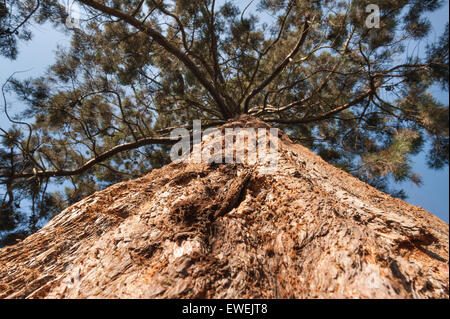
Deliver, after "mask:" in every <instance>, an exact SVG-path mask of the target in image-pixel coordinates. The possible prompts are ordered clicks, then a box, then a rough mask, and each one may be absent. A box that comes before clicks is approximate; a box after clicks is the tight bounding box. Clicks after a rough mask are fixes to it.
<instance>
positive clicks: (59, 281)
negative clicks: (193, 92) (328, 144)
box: [0, 117, 449, 298]
mask: <svg viewBox="0 0 450 319" xmlns="http://www.w3.org/2000/svg"><path fill="white" fill-rule="evenodd" d="M227 125H228V126H230V125H239V126H243V125H247V126H266V124H265V123H263V122H261V121H259V120H254V119H250V118H248V117H241V119H240V120H237V121H235V122H233V123H231V124H227ZM278 160H279V164H278V171H277V173H276V174H273V175H267V174H262V173H261V172H260V166H259V164H257V165H256V166H255V167H248V166H245V165H232V164H228V165H225V164H222V165H207V164H170V165H168V166H165V167H163V168H161V169H157V170H153V171H152V172H151V173H150V174H148V175H146V176H144V177H142V178H139V179H137V180H133V181H129V182H123V183H119V184H116V185H114V186H112V187H109V188H108V189H106V190H104V191H101V192H97V193H95V194H93V195H91V196H89V197H87V198H85V199H84V200H82V201H80V202H79V203H77V204H75V205H73V206H71V207H69V208H67V209H66V210H64V211H63V212H61V213H60V214H59V215H58V216H56V217H55V218H53V219H52V220H51V221H50V222H49V223H48V224H47V225H46V226H45V227H44V228H43V229H41V230H39V231H38V232H36V233H35V234H33V235H31V236H29V237H28V238H26V239H25V240H24V241H22V242H20V243H18V244H16V245H14V246H11V247H6V248H3V249H2V250H0V297H2V298H85V297H101V298H203V297H206V298H291V297H293V298H374V297H376V298H448V297H449V290H448V285H449V275H448V274H449V271H448V255H449V254H448V244H449V229H448V225H447V224H446V223H444V222H443V221H441V220H440V219H438V218H437V217H435V216H433V215H431V214H430V213H428V212H427V211H425V210H424V209H422V208H419V207H415V206H412V205H409V204H407V203H405V202H404V201H401V200H398V199H394V198H391V197H390V196H389V195H386V194H384V193H382V192H380V191H378V190H376V189H374V188H372V187H371V186H369V185H367V184H365V183H363V182H361V181H359V180H357V179H355V178H354V177H352V176H350V175H348V174H347V173H345V172H343V171H341V170H339V169H337V168H335V167H333V166H331V165H329V164H327V163H326V162H324V161H323V160H322V159H321V158H320V157H318V156H317V155H315V154H313V153H312V152H311V151H309V150H307V149H305V148H304V147H302V146H300V145H296V144H294V143H292V142H291V141H290V140H289V139H288V138H287V137H286V136H282V137H281V138H280V140H279V158H278Z"/></svg>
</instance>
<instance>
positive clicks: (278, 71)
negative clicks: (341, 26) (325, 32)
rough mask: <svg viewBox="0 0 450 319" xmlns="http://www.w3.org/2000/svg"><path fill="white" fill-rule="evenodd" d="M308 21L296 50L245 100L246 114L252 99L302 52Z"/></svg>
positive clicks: (304, 25)
mask: <svg viewBox="0 0 450 319" xmlns="http://www.w3.org/2000/svg"><path fill="white" fill-rule="evenodd" d="M308 19H309V17H306V20H305V22H304V24H303V29H302V33H301V36H300V39H299V40H298V41H297V43H296V45H295V47H294V49H293V50H292V51H291V52H290V53H289V54H288V55H287V57H286V58H285V59H284V60H283V62H281V63H280V64H279V65H278V66H277V67H276V68H275V70H274V71H273V72H272V74H271V75H270V76H269V77H268V78H267V79H266V80H265V81H263V82H262V83H261V84H260V85H259V86H258V87H256V88H254V89H253V90H252V92H251V93H250V94H249V95H248V96H247V98H246V99H245V102H244V113H247V112H248V109H249V105H250V101H251V99H252V98H253V97H254V96H255V95H256V94H258V93H259V92H261V91H262V90H263V89H264V88H265V87H266V86H267V85H269V84H270V82H272V81H273V79H275V78H276V77H277V76H278V75H279V74H280V73H281V71H283V69H284V68H285V67H286V66H287V65H288V64H289V62H291V61H292V58H293V57H294V56H295V55H296V54H297V52H298V51H299V50H300V48H301V46H302V45H303V42H305V39H306V35H307V34H308V31H309V21H308Z"/></svg>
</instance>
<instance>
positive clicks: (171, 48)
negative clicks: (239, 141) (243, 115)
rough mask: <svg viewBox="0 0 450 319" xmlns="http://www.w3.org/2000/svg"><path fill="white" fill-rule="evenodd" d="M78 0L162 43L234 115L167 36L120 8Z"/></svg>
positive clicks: (228, 115)
mask: <svg viewBox="0 0 450 319" xmlns="http://www.w3.org/2000/svg"><path fill="white" fill-rule="evenodd" d="M78 1H79V2H81V3H83V4H85V5H86V6H88V7H91V8H93V9H96V10H99V11H101V12H103V13H106V14H109V15H111V16H113V17H116V18H119V19H121V20H123V21H125V22H126V23H128V24H130V25H132V26H133V27H135V28H136V29H138V30H140V31H142V32H144V33H145V34H147V35H149V36H150V37H151V38H152V39H153V40H154V41H155V42H157V43H158V44H159V45H161V46H162V47H163V48H164V49H165V50H166V51H167V52H169V53H171V54H173V55H174V56H175V57H176V58H177V59H178V60H180V61H181V62H182V63H183V64H184V65H185V66H186V67H187V68H188V69H189V70H190V71H191V72H192V74H193V75H194V76H195V77H196V78H197V80H198V81H199V82H200V83H201V84H202V85H203V87H204V88H205V89H206V90H207V91H208V92H209V93H210V94H211V96H212V98H213V99H214V101H215V102H216V103H217V106H218V107H219V110H220V113H221V114H222V116H223V117H224V118H226V119H227V118H231V117H232V116H233V114H232V112H231V111H230V110H229V108H228V107H227V105H226V104H225V102H224V100H223V98H222V96H221V95H220V93H219V92H218V90H217V89H216V88H215V87H214V86H213V85H211V83H210V82H209V81H208V80H207V79H206V78H205V77H204V76H203V74H202V72H201V71H200V69H199V68H198V67H197V65H195V63H194V62H193V61H192V60H191V59H190V58H189V57H188V56H187V55H186V54H185V53H184V52H183V51H181V50H180V49H179V48H178V47H177V46H175V45H174V44H173V43H171V42H170V41H169V40H167V38H165V37H164V36H163V35H162V34H161V33H159V32H158V31H156V30H155V29H153V28H152V27H150V26H149V25H148V24H146V23H143V22H141V21H139V20H137V19H136V18H134V17H132V16H130V15H128V14H126V13H124V12H122V11H120V10H117V9H114V8H111V7H108V6H105V5H103V4H101V3H98V2H96V1H93V0H78Z"/></svg>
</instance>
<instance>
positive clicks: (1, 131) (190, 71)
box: [0, 0, 449, 231]
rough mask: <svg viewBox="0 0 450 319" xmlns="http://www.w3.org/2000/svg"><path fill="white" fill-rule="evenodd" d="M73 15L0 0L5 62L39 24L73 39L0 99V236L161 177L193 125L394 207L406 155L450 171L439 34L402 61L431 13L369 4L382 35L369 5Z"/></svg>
mask: <svg viewBox="0 0 450 319" xmlns="http://www.w3.org/2000/svg"><path fill="white" fill-rule="evenodd" d="M68 2H72V1H42V0H41V1H40V0H11V1H10V0H0V54H2V55H4V56H5V57H7V58H9V59H15V58H16V57H17V54H18V50H17V43H18V41H28V40H30V39H31V38H32V32H31V31H30V30H32V26H33V24H43V23H52V25H53V26H54V28H57V29H58V30H60V31H61V32H66V33H67V34H68V35H69V36H71V44H70V46H69V47H67V48H59V50H58V51H57V53H56V56H55V62H54V64H53V65H52V66H51V67H50V68H49V70H48V72H47V73H46V74H45V75H43V76H41V77H38V78H30V79H26V80H18V79H17V78H16V77H15V76H14V75H13V76H12V77H11V78H10V79H9V80H8V81H7V83H5V85H3V87H2V93H3V101H2V102H3V107H4V110H3V111H4V116H5V117H6V118H7V119H8V120H9V121H10V123H11V125H10V127H7V128H0V139H1V146H0V194H1V196H2V197H1V198H0V208H1V213H0V230H12V229H15V228H16V227H17V225H20V224H22V225H23V224H24V223H25V224H26V225H27V230H26V231H33V230H35V229H36V227H37V225H38V223H39V221H40V220H46V219H48V218H49V217H50V216H52V215H54V214H55V213H57V212H59V211H60V210H61V209H62V208H64V207H65V206H67V205H69V204H72V203H74V202H76V201H78V200H80V199H82V198H83V197H85V196H87V195H89V194H90V193H92V192H95V191H96V190H99V189H102V188H104V187H106V186H109V185H111V184H113V183H116V182H119V181H122V180H127V179H130V178H135V177H138V176H141V175H143V174H144V173H146V172H149V171H150V170H151V169H152V168H155V167H160V166H162V165H164V164H165V163H167V162H168V161H169V158H168V150H169V149H170V145H171V144H172V143H174V142H175V140H174V139H173V138H170V137H169V133H170V130H171V129H172V128H176V127H185V128H188V129H190V125H191V124H192V121H193V120H194V119H201V120H202V123H203V125H205V126H209V127H211V126H217V125H220V124H222V123H224V122H225V121H226V120H228V119H230V118H233V117H235V116H237V115H239V114H250V115H252V116H255V117H259V118H261V119H263V120H265V121H266V122H268V123H271V124H273V125H275V126H278V127H280V128H281V129H283V130H284V132H286V133H288V134H289V135H290V136H291V137H292V138H293V139H294V140H296V141H298V142H299V143H301V144H303V145H305V146H307V147H309V148H310V149H312V150H314V151H315V152H317V153H318V154H319V155H320V156H322V158H324V159H325V160H326V161H328V162H330V163H332V164H334V165H336V166H338V167H340V168H342V169H344V170H346V171H348V172H350V173H351V174H353V175H354V176H357V177H358V178H360V179H362V180H363V181H366V182H368V183H369V184H371V185H373V186H375V187H377V188H379V189H381V190H384V191H388V192H391V193H392V194H394V195H395V196H399V197H401V196H403V195H404V194H403V193H402V192H401V191H395V190H392V189H389V188H388V184H389V183H388V181H389V179H390V178H393V179H394V180H397V181H399V180H408V179H409V180H411V181H412V182H414V183H420V176H418V175H417V174H415V173H414V172H413V171H412V169H411V155H414V154H417V153H418V152H421V151H427V152H428V164H429V165H430V167H433V168H440V167H443V166H444V165H448V143H449V123H448V105H443V104H442V103H440V102H439V101H438V100H437V99H436V97H435V96H433V94H432V93H431V88H432V87H433V86H435V85H439V86H440V87H441V88H442V89H443V90H446V91H448V63H449V60H448V59H449V52H448V23H447V26H446V31H445V33H444V34H442V36H440V37H439V38H438V39H437V41H436V42H435V43H430V44H429V45H428V46H427V50H426V53H425V54H418V51H417V50H411V49H410V47H409V46H410V45H411V44H414V43H416V42H417V41H421V40H424V39H427V37H428V35H429V33H430V28H431V27H430V26H431V23H430V21H429V20H428V19H427V18H426V14H427V13H429V12H432V11H434V10H437V9H439V8H440V7H441V5H442V1H440V0H379V1H377V2H376V5H377V6H378V7H379V10H380V11H379V13H380V19H379V27H369V26H368V24H367V18H368V16H369V14H371V13H369V12H367V11H366V8H367V6H368V5H369V4H372V2H373V1H364V0H353V1H344V0H342V1H341V0H317V1H311V0H309V1H308V0H297V1H294V0H258V1H255V0H249V1H246V2H242V1H223V0H221V1H219V0H217V1H216V0H173V1H169V0H122V1H117V0H95V1H94V0H79V1H75V2H74V3H75V4H77V5H78V6H79V8H80V12H81V14H80V21H79V22H80V23H79V26H78V27H77V28H72V29H71V28H69V27H68V25H67V24H65V21H66V19H67V16H68V12H70V10H66V9H67V7H68V5H69V4H68ZM6 92H13V93H14V94H15V95H16V96H17V98H18V99H20V100H21V101H23V103H24V105H25V106H26V107H25V110H24V111H23V112H21V113H20V114H14V112H13V110H12V109H10V108H8V107H9V105H8V101H7V98H6V95H5V94H6ZM427 142H429V144H430V145H431V149H430V150H425V149H424V147H425V145H426V143H427ZM52 185H53V186H54V185H60V187H59V188H63V190H59V188H58V190H55V189H56V188H55V187H51V186H52ZM27 199H28V200H30V202H31V213H29V212H30V209H28V208H27V207H21V206H23V205H21V203H24V202H25V201H26V200H27ZM22 230H23V228H22Z"/></svg>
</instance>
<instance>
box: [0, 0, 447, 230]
mask: <svg viewBox="0 0 450 319" xmlns="http://www.w3.org/2000/svg"><path fill="white" fill-rule="evenodd" d="M448 10H449V2H448V1H446V2H445V5H444V7H443V8H442V9H440V10H439V11H437V12H435V13H433V14H430V15H429V17H430V20H431V22H432V25H433V31H432V33H431V35H430V37H429V38H428V39H427V41H430V42H433V41H435V40H436V39H437V38H438V37H439V36H440V35H441V34H442V32H443V30H444V27H445V24H446V23H447V22H448V21H449V11H448ZM33 31H34V38H33V41H31V42H28V43H21V44H20V46H19V56H18V58H17V60H15V61H10V60H7V59H5V58H3V57H0V84H3V83H4V82H5V80H6V79H7V78H8V77H9V76H10V75H11V74H12V73H13V72H15V71H24V70H29V71H28V72H26V73H25V74H20V75H18V76H17V77H18V78H25V77H31V76H39V75H42V74H44V72H46V70H47V67H48V66H49V65H50V64H52V62H53V57H54V51H55V50H56V48H57V46H58V45H62V46H67V45H69V42H70V38H69V37H68V36H65V35H64V34H61V33H58V32H56V31H55V30H53V29H52V27H51V26H49V25H44V26H36V27H33ZM427 41H422V42H421V43H419V46H418V48H419V50H424V49H425V45H426V43H427ZM434 93H435V95H436V96H437V97H438V99H439V100H440V101H441V102H442V103H444V104H446V105H448V101H449V96H448V92H443V91H440V90H439V89H435V90H434ZM9 102H10V104H9V110H10V112H11V113H13V114H14V113H15V112H17V111H20V110H21V106H20V104H17V103H14V99H13V98H12V97H11V96H10V97H9ZM1 105H2V110H1V111H0V112H1V113H0V114H1V115H0V126H1V127H7V126H8V125H9V124H8V123H7V122H6V121H5V116H4V114H3V102H2V103H1ZM425 157H426V153H425V152H422V153H420V154H419V155H417V156H415V157H413V158H412V160H413V167H414V170H415V172H417V173H419V174H421V176H422V180H423V185H422V186H415V185H413V184H412V183H410V182H402V183H394V184H393V185H392V186H393V188H403V189H404V190H405V192H406V194H407V195H408V198H407V199H406V201H407V202H409V203H411V204H414V205H417V206H421V207H423V208H425V209H426V210H428V211H430V212H431V213H433V214H435V215H436V216H438V217H439V218H441V219H442V220H444V221H446V222H447V223H448V222H449V169H448V166H447V167H445V168H444V169H441V170H431V169H429V168H428V167H427V166H426V160H425Z"/></svg>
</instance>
